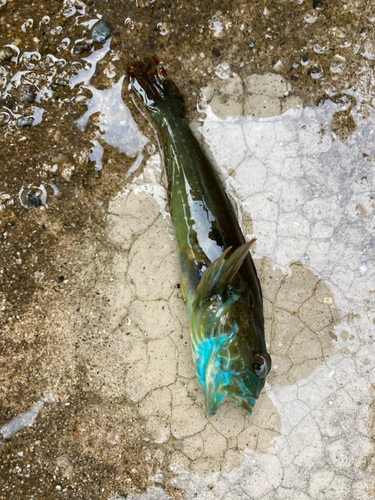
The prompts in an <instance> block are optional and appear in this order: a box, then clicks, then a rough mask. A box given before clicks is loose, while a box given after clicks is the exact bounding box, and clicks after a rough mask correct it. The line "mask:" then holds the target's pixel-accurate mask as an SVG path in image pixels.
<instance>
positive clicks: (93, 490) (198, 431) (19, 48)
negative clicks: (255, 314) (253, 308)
mask: <svg viewBox="0 0 375 500" xmlns="http://www.w3.org/2000/svg"><path fill="white" fill-rule="evenodd" d="M0 5H1V3H0ZM21 7H22V8H21ZM339 7H340V8H339ZM368 9H369V7H368V6H367V4H366V5H365V4H363V5H362V4H360V3H357V4H353V3H350V2H348V3H346V4H345V5H342V4H340V6H338V5H337V6H336V5H335V4H329V5H325V4H323V6H322V8H319V9H313V7H312V5H310V4H308V3H307V2H302V3H297V2H290V3H288V4H283V9H281V8H280V6H279V5H276V4H275V5H274V4H272V5H271V4H270V5H268V4H267V5H266V6H265V5H264V4H262V5H261V6H260V5H256V4H254V5H251V6H249V5H247V4H241V3H240V2H236V3H231V4H230V5H229V4H228V6H227V5H226V4H223V2H221V3H220V6H219V4H217V5H216V4H215V3H214V2H213V3H212V4H210V5H209V6H207V5H206V4H204V5H201V4H197V5H195V4H194V5H193V4H185V3H183V2H181V3H173V4H170V5H165V4H159V3H158V2H151V3H143V2H141V0H138V1H136V2H130V3H129V4H127V6H126V8H125V7H124V6H123V5H122V4H120V3H119V2H114V1H109V2H100V1H97V2H87V3H86V4H85V3H83V2H73V1H72V2H69V1H65V2H61V1H55V2H51V3H49V4H45V3H44V2H34V3H30V4H29V3H28V4H27V5H24V4H21V3H20V2H17V1H8V2H5V3H4V2H3V5H2V6H1V7H0V16H1V17H0V23H1V24H0V25H1V27H2V28H1V30H0V41H1V44H0V49H1V47H4V46H6V45H10V46H11V47H12V48H13V49H12V50H13V51H14V52H13V56H12V59H7V60H5V61H3V62H2V63H1V65H0V77H1V80H0V92H1V94H0V105H1V109H0V116H3V117H4V118H3V121H4V123H3V125H2V126H1V125H0V127H1V128H0V131H1V135H0V141H1V148H2V152H3V160H2V173H3V175H2V177H1V179H0V208H1V210H0V220H1V226H0V232H1V234H2V239H3V240H2V243H1V245H2V246H1V256H0V271H1V274H0V278H1V280H2V281H1V288H0V321H1V332H2V336H1V341H2V347H1V358H2V362H3V366H4V369H3V370H2V387H3V391H2V395H1V398H2V400H1V406H2V408H4V410H3V412H2V415H1V420H0V432H3V437H4V440H3V442H2V443H1V446H0V454H1V455H2V457H1V465H0V476H1V478H2V481H1V483H2V484H1V493H0V498H4V499H8V498H18V497H19V496H27V497H28V498H39V497H43V498H47V497H48V498H55V497H56V498H58V497H60V496H61V495H63V496H64V497H65V498H87V497H88V496H90V497H93V498H106V499H109V498H113V499H114V498H116V499H121V498H127V497H128V498H158V499H159V498H160V499H164V498H187V499H190V498H202V499H203V498H204V499H206V498H207V499H216V498H231V499H242V498H269V499H283V498H288V499H290V498H293V499H294V498H296V499H304V498H314V499H315V498H316V499H320V498H323V497H324V498H330V499H336V498H337V499H343V498H348V499H349V498H361V499H366V498H373V496H374V495H375V493H374V492H375V490H374V488H375V485H374V481H373V476H372V474H373V461H374V440H373V439H374V434H373V433H374V430H373V425H374V424H373V421H374V405H373V384H374V373H375V368H374V366H375V364H374V363H375V358H374V352H373V334H374V321H375V319H374V311H375V307H374V293H375V290H374V266H373V262H374V244H373V237H374V208H375V201H374V200H375V192H374V173H373V167H372V162H373V161H374V158H375V151H374V149H375V147H374V145H373V142H372V140H373V129H374V122H375V120H374V111H373V102H372V100H373V86H374V76H373V69H372V65H373V63H372V60H373V59H374V58H375V55H374V57H373V56H372V44H373V28H372V24H371V23H372V18H371V14H370V12H368ZM101 15H102V16H103V19H104V20H105V21H107V22H108V23H109V24H110V26H111V32H110V34H109V36H108V38H107V39H106V40H104V41H103V42H101V43H94V44H91V41H90V36H91V35H90V30H91V28H92V26H93V25H94V19H99V17H100V16H101ZM77 40H78V41H79V40H84V42H82V43H81V45H80V42H76V41H77ZM75 45H76V46H77V47H78V48H77V49H76V51H78V52H75V51H74V50H72V49H73V46H75ZM82 46H84V49H85V50H86V51H80V50H81V47H82ZM150 53H157V54H158V56H159V57H160V58H161V59H162V60H163V61H164V62H165V65H166V67H167V68H168V70H169V71H170V73H171V74H172V75H173V77H174V76H175V75H176V77H175V80H176V82H177V83H178V85H179V86H180V88H181V89H182V90H183V92H184V94H185V96H186V107H187V110H188V114H189V120H190V122H191V126H192V129H193V130H194V132H195V133H196V135H197V137H198V138H199V140H201V142H202V145H203V147H204V148H205V149H206V150H207V153H208V155H209V156H210V157H211V158H212V160H213V161H214V162H215V164H216V165H217V167H218V169H219V171H220V174H221V176H222V179H223V182H224V183H225V186H226V188H227V190H228V193H229V194H230V196H231V199H232V200H233V203H234V205H235V207H236V208H237V211H238V216H239V219H240V221H241V223H242V227H243V230H244V233H245V234H246V235H247V236H248V237H252V236H255V237H256V238H257V243H256V245H255V248H254V252H253V254H254V259H255V263H256V266H257V268H258V270H259V276H260V279H261V283H262V288H263V293H264V296H265V316H266V328H267V342H268V346H269V351H270V353H271V355H272V359H273V370H272V372H271V375H270V377H269V378H268V379H267V385H266V388H265V391H263V393H262V395H261V398H260V400H259V401H258V403H257V405H256V407H255V411H254V414H253V415H252V417H248V416H246V414H245V413H244V412H243V411H242V410H241V409H240V408H238V407H236V406H235V405H234V404H233V402H230V401H228V402H226V403H225V404H223V405H222V407H221V408H220V410H219V412H218V413H217V415H216V416H215V417H212V418H208V417H207V416H206V414H205V412H204V404H203V398H202V394H201V392H200V390H199V389H198V386H197V383H196V381H195V378H194V367H193V364H192V358H191V353H190V346H189V331H188V322H187V315H186V311H185V305H184V303H183V301H182V300H181V292H180V289H179V271H178V267H177V260H176V252H175V243H174V236H173V231H172V226H171V221H170V217H169V214H168V206H167V202H166V191H165V188H164V185H165V179H164V175H163V170H162V165H161V163H160V157H159V154H158V145H157V141H156V138H155V134H154V131H153V129H152V127H151V125H150V124H149V123H148V122H147V119H145V117H143V116H142V114H141V113H142V112H143V110H142V109H140V110H138V109H137V106H136V105H135V104H134V103H133V101H132V99H131V98H130V97H129V95H128V93H127V89H126V81H124V76H125V71H124V68H125V65H126V61H127V60H128V59H131V58H133V57H140V56H144V55H147V54H150ZM0 55H1V54H0ZM279 61H280V62H279ZM28 86H29V87H28ZM30 86H34V87H35V89H34V88H32V87H30ZM121 89H122V92H121ZM25 96H26V97H25ZM30 100H31V101H32V102H30ZM28 116H33V118H34V121H33V123H32V126H27V127H23V128H19V125H18V124H19V121H18V120H19V119H20V118H21V117H28ZM30 189H33V190H34V192H35V196H36V197H37V198H38V200H40V203H37V204H39V205H40V206H37V207H31V206H28V201H27V199H26V198H25V196H26V194H27V193H28V192H29V191H30ZM28 199H31V198H30V197H29V198H28ZM12 419H15V420H12ZM16 428H17V429H16ZM12 429H13V430H12ZM15 429H16V430H15ZM4 434H5V435H4ZM5 438H6V439H5ZM146 490H147V491H146ZM145 491H146V492H145ZM137 495H138V496H137ZM139 495H140V496H139Z"/></svg>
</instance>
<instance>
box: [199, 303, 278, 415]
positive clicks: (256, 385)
mask: <svg viewBox="0 0 375 500" xmlns="http://www.w3.org/2000/svg"><path fill="white" fill-rule="evenodd" d="M241 298H243V297H241V295H240V296H237V295H232V296H231V297H228V295H227V297H226V300H223V299H222V297H217V298H216V299H215V300H212V298H211V301H210V304H208V302H206V304H205V307H204V308H203V311H202V310H201V311H200V314H199V313H198V314H196V316H195V325H194V327H195V332H196V331H197V329H198V330H199V331H200V334H198V335H196V334H194V332H193V329H192V344H193V356H194V359H195V363H196V368H197V378H198V382H199V384H200V385H201V387H202V389H203V392H204V394H205V403H206V410H207V413H208V414H209V415H214V414H215V413H216V411H217V410H218V408H219V405H220V403H221V401H222V399H223V397H224V396H229V397H231V398H232V399H233V400H234V401H235V402H236V403H237V404H238V405H240V406H242V407H243V408H245V410H246V411H247V412H248V413H249V414H251V413H252V410H253V408H254V405H255V402H256V400H257V399H258V397H259V394H260V392H261V390H262V389H263V387H264V385H265V381H266V377H267V375H268V373H269V372H270V370H271V364H272V363H271V358H270V356H269V354H268V353H267V352H266V348H265V345H264V341H262V339H264V333H263V327H262V325H258V328H256V327H255V324H256V322H254V318H253V316H251V317H249V315H248V314H246V310H244V308H243V307H241ZM196 312H197V311H196ZM247 312H249V311H247ZM246 317H247V319H246ZM197 323H199V325H198V324H197ZM191 326H192V325H191Z"/></svg>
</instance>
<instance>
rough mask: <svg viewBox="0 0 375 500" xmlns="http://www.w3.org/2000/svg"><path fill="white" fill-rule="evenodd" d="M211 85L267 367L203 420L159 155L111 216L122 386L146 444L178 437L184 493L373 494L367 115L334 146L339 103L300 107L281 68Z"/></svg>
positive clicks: (211, 133) (206, 132) (217, 144)
mask: <svg viewBox="0 0 375 500" xmlns="http://www.w3.org/2000/svg"><path fill="white" fill-rule="evenodd" d="M213 87H214V88H213V89H204V90H203V96H205V95H212V96H213V97H211V99H210V102H209V103H207V102H203V103H202V105H206V106H207V107H206V108H205V117H204V119H202V123H201V128H200V132H201V133H202V135H203V137H204V139H205V142H206V144H207V145H208V146H209V148H210V150H211V152H212V154H213V156H214V158H215V160H216V162H217V165H218V167H219V169H220V171H221V173H222V176H223V178H224V181H225V183H226V186H227V188H228V191H229V192H230V193H233V195H234V199H235V200H236V201H237V203H238V205H239V207H240V210H241V213H242V216H243V217H244V218H247V221H249V220H250V218H251V221H252V228H249V222H247V228H246V229H248V231H249V234H248V237H250V236H256V237H257V243H256V251H255V263H256V265H257V268H258V270H259V274H260V279H261V284H262V288H263V292H264V296H265V316H266V326H267V342H268V345H269V350H270V353H271V355H272V359H273V370H272V373H271V375H270V377H269V378H268V379H267V385H266V390H265V391H264V393H263V394H262V395H261V397H260V400H259V402H258V403H257V405H256V407H255V411H254V414H253V416H252V417H251V418H249V417H247V416H246V414H245V413H244V412H243V411H242V410H241V409H240V408H238V407H236V406H235V405H234V404H233V403H232V402H230V401H228V402H227V403H225V404H224V405H223V406H222V407H221V408H220V409H219V411H218V414H217V415H216V416H214V417H213V418H208V417H207V415H205V412H204V405H203V399H202V394H201V391H200V390H199V388H198V386H197V382H196V380H195V378H194V366H193V363H192V359H191V356H190V340H189V329H188V320H187V314H186V311H185V306H184V303H183V301H182V299H181V294H180V292H179V290H178V289H176V284H177V283H178V280H179V275H178V269H177V265H176V253H175V246H174V237H173V232H172V228H171V221H170V217H169V214H168V212H167V210H166V208H165V207H166V201H165V200H166V193H165V190H164V189H163V188H162V187H161V186H162V185H163V183H162V181H161V179H162V178H163V174H162V168H161V166H160V159H159V156H158V154H155V155H154V156H152V157H151V158H150V159H149V161H148V164H147V166H146V169H145V171H144V172H143V173H142V174H141V175H139V176H137V177H136V178H135V179H134V180H133V182H132V183H131V184H130V185H129V186H128V187H127V188H126V189H125V190H124V191H123V192H122V193H120V194H119V195H118V196H117V197H116V198H115V199H114V200H113V202H112V204H111V207H110V211H109V215H108V224H109V226H108V237H109V238H110V239H111V240H112V241H113V242H114V243H115V244H116V245H117V246H118V251H119V253H120V254H121V255H124V262H126V264H125V265H124V267H122V268H118V269H114V270H113V272H114V274H115V276H118V275H119V273H120V274H121V275H122V287H123V289H124V290H128V293H127V296H126V299H125V300H123V299H122V301H121V307H122V309H123V316H124V317H126V318H127V326H126V328H125V330H126V332H125V331H124V333H122V342H121V343H122V346H123V347H122V348H123V359H124V361H125V362H126V364H127V373H126V379H125V384H124V388H123V390H124V391H125V392H126V394H127V395H128V396H129V397H130V398H131V399H132V401H135V402H137V403H138V404H139V408H140V411H141V414H142V415H143V416H144V417H146V421H147V430H148V431H149V432H150V434H151V436H152V438H153V439H154V440H155V442H156V443H160V444H161V445H165V443H173V445H172V446H173V447H175V449H176V452H175V454H174V455H173V459H174V462H175V463H174V464H172V465H171V467H172V466H173V467H174V470H175V471H176V472H179V476H178V477H176V478H174V479H173V484H174V485H177V486H178V487H180V488H183V489H184V490H185V491H186V493H187V498H194V497H195V496H197V498H202V499H203V498H204V499H206V498H207V499H211V498H212V499H213V498H223V499H224V498H231V499H237V498H263V499H264V498H269V499H279V498H280V499H284V498H288V499H291V498H293V499H297V498H298V499H304V498H316V499H318V498H329V499H338V500H339V499H340V500H341V499H344V498H348V499H349V498H372V497H373V494H374V491H375V490H374V486H375V484H374V480H373V477H372V475H371V473H370V471H369V470H367V471H366V469H367V466H368V465H370V462H371V463H372V462H373V444H372V440H371V435H370V430H371V426H372V422H371V418H372V413H371V409H370V405H371V402H372V401H373V389H372V384H373V382H374V375H375V371H374V367H373V366H374V352H373V332H374V321H375V320H374V317H375V316H374V314H375V308H374V296H373V293H374V291H373V284H374V267H373V258H374V249H373V235H374V232H373V231H374V229H373V224H374V219H373V216H372V217H371V215H370V214H371V213H373V210H374V207H375V203H374V199H373V197H372V196H373V191H371V186H373V171H370V170H369V167H368V161H367V160H366V159H364V158H363V156H362V154H363V152H364V151H366V154H368V155H369V156H370V157H372V156H373V150H374V145H372V144H370V143H369V142H368V141H367V136H368V134H370V135H371V133H372V130H369V121H368V120H367V121H365V120H363V119H362V120H361V118H360V117H358V116H357V117H356V118H357V119H356V124H357V128H356V131H355V132H354V134H353V135H352V136H351V137H349V138H348V140H347V141H346V142H345V143H343V142H341V141H340V140H338V139H337V138H334V137H333V136H332V134H331V133H330V131H329V129H328V124H329V122H330V120H332V115H333V114H334V113H335V112H337V110H336V109H335V106H333V105H332V103H326V104H323V105H322V106H321V107H320V108H317V109H310V108H305V109H302V106H301V104H300V103H299V102H298V99H296V98H294V97H293V95H289V92H290V88H289V89H288V86H287V85H286V83H285V81H284V80H283V79H282V78H281V77H280V76H278V75H272V74H267V75H263V76H261V75H253V76H251V77H249V78H248V80H247V81H246V82H242V81H240V80H239V78H238V77H237V76H236V75H234V76H233V77H231V78H228V79H227V80H224V81H220V80H219V79H217V80H216V81H215V82H214V85H213ZM263 103H264V106H262V104H263ZM289 106H290V107H289ZM232 113H233V114H232ZM238 114H239V116H237V115H238ZM224 117H225V118H224ZM160 182H161V184H160ZM251 229H252V230H251ZM113 377H115V374H112V375H111V378H113ZM118 384H119V386H121V385H122V381H121V380H118ZM170 445H171V444H170ZM183 471H187V472H183ZM160 473H161V471H160ZM150 491H151V490H150ZM196 492H197V495H195V494H194V493H196ZM150 495H151V496H150ZM134 498H160V499H162V498H167V497H166V496H165V495H164V494H163V493H161V492H160V490H153V493H152V494H151V493H148V494H145V495H140V496H137V497H134Z"/></svg>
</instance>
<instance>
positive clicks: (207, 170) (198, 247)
mask: <svg viewBox="0 0 375 500" xmlns="http://www.w3.org/2000/svg"><path fill="white" fill-rule="evenodd" d="M128 79H129V90H132V91H133V92H134V93H135V94H136V95H137V96H138V97H140V98H141V100H142V101H143V104H144V105H145V106H146V108H147V109H148V110H149V112H150V114H151V117H152V120H153V121H154V123H155V125H156V129H157V134H158V139H159V142H160V146H161V148H162V150H163V156H164V165H165V170H166V173H167V180H168V198H169V205H170V211H171V216H172V221H173V227H174V232H175V235H176V241H177V251H178V259H179V264H180V268H181V275H182V280H181V282H182V286H181V288H182V291H183V294H184V297H185V301H186V304H187V309H188V314H189V321H190V333H191V343H192V352H193V358H194V362H195V367H196V372H197V380H198V382H199V385H200V386H201V388H202V390H203V392H204V395H205V403H206V410H207V413H208V414H209V415H214V414H215V413H216V412H217V410H218V408H219V405H220V403H221V401H222V399H223V397H224V396H230V397H232V398H233V399H234V401H235V402H236V403H237V404H239V405H240V406H242V407H244V408H245V409H246V410H247V411H248V412H249V413H251V412H252V409H253V407H254V404H255V401H256V400H257V398H258V397H259V394H260V391H261V390H262V388H263V387H264V384H265V379H266V376H267V374H268V373H269V371H270V369H271V358H270V356H269V355H268V354H267V348H266V342H265V338H264V318H263V299H262V290H261V287H260V283H259V280H258V276H257V273H256V269H255V266H254V262H253V259H252V257H251V254H250V253H249V247H250V245H251V244H252V242H253V240H252V241H250V242H248V243H246V241H245V238H244V236H243V234H242V231H241V229H240V226H239V224H238V221H237V217H236V214H235V212H234V210H233V207H232V205H231V203H230V201H229V199H228V196H227V194H226V192H225V190H224V188H223V186H222V184H221V182H220V180H219V177H218V174H217V172H216V170H215V168H214V167H213V166H212V165H211V164H210V162H209V160H208V159H207V157H206V155H205V153H204V151H203V149H202V148H201V146H200V145H199V143H198V141H197V139H196V138H195V137H194V135H193V133H192V132H191V130H190V127H189V125H188V123H187V121H186V119H185V117H184V100H183V97H182V95H181V93H180V92H179V90H178V88H177V87H176V85H175V84H174V83H173V81H172V80H171V79H170V78H169V77H168V74H167V73H166V71H165V69H164V68H163V67H162V66H161V65H160V63H159V61H158V60H157V58H156V57H153V58H152V59H146V60H144V61H137V62H134V63H133V64H131V65H130V64H129V65H128Z"/></svg>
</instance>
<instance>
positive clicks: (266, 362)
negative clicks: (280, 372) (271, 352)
mask: <svg viewBox="0 0 375 500" xmlns="http://www.w3.org/2000/svg"><path fill="white" fill-rule="evenodd" d="M252 368H253V372H254V373H255V375H256V376H257V377H258V378H265V376H266V375H267V373H268V372H269V371H270V369H271V358H270V357H269V356H268V354H257V355H256V356H255V357H254V359H253V366H252Z"/></svg>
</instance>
